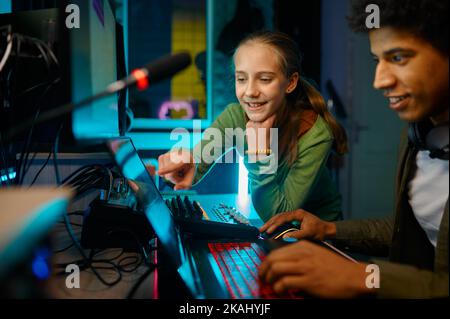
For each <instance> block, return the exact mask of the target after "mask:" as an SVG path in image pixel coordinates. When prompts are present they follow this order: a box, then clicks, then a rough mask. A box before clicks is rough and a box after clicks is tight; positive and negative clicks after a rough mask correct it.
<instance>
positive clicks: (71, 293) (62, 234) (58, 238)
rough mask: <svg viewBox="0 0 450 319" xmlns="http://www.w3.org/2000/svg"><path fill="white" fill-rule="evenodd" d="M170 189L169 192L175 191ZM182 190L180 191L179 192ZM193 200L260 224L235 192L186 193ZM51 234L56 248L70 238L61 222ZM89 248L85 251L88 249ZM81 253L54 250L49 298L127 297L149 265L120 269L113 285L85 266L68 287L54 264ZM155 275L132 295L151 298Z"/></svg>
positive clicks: (111, 274)
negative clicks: (227, 209)
mask: <svg viewBox="0 0 450 319" xmlns="http://www.w3.org/2000/svg"><path fill="white" fill-rule="evenodd" d="M177 194H178V193H173V194H172V195H177ZM180 194H183V193H180ZM189 198H191V199H192V200H197V201H199V202H200V204H201V205H202V207H203V208H204V209H205V211H206V212H208V211H210V210H211V208H212V207H213V206H214V205H216V204H220V203H224V204H227V205H229V206H234V207H236V208H237V209H238V210H239V211H240V212H241V213H242V214H243V215H244V216H246V217H247V218H248V219H250V221H251V222H252V223H255V225H261V224H262V221H261V220H260V219H259V217H258V215H257V213H256V211H255V210H254V208H253V206H252V204H251V199H250V197H248V198H247V200H245V199H242V198H239V197H238V196H237V195H235V194H217V195H189ZM71 222H72V223H74V224H76V225H81V224H82V222H83V220H82V217H81V216H71ZM73 229H74V232H75V235H76V237H77V238H78V239H79V238H80V234H81V227H80V226H75V225H74V226H73ZM52 238H53V243H54V250H55V251H58V250H61V249H63V248H65V247H68V246H69V245H70V244H71V243H72V241H71V239H70V237H69V236H68V234H67V230H66V228H65V226H64V224H63V223H58V224H57V225H56V226H55V227H54V229H53V231H52ZM87 252H88V251H87ZM120 253H121V249H118V248H117V249H106V250H104V251H102V253H101V255H97V256H96V259H97V258H102V259H112V258H113V257H115V256H118V255H119V254H120ZM138 255H139V254H137V253H133V252H126V253H123V254H122V255H121V256H120V258H116V259H114V260H113V261H114V262H117V261H118V260H119V259H121V258H124V257H129V258H130V259H131V258H135V257H136V256H138ZM80 259H81V255H80V253H79V252H78V250H77V249H76V247H75V246H73V247H71V248H69V249H68V250H66V251H64V252H60V253H56V254H55V255H54V257H53V261H52V263H53V265H54V271H53V275H52V277H51V279H50V280H49V281H48V282H47V283H46V285H45V295H46V296H47V297H49V298H77V299H97V298H99V299H105V298H108V299H109V298H118V299H122V298H126V297H127V295H128V293H129V292H130V291H131V290H132V289H133V286H134V285H135V284H137V283H138V281H139V279H140V278H141V277H142V276H143V275H144V274H145V273H146V271H147V270H148V267H147V266H146V265H144V264H142V265H140V266H139V267H138V268H137V269H136V270H135V271H133V272H130V273H122V279H121V281H120V282H119V283H117V284H116V285H114V286H112V287H108V286H106V285H105V284H103V283H102V282H100V280H99V279H98V278H97V277H96V276H95V274H94V273H93V271H92V270H91V269H86V270H83V271H81V272H80V288H68V287H67V286H66V279H67V278H68V276H69V275H70V273H67V274H66V273H63V274H59V273H61V272H62V271H64V268H61V267H57V265H58V264H68V263H71V262H73V261H76V260H80ZM150 259H152V258H150ZM99 273H100V274H101V275H102V276H104V279H105V280H108V281H113V280H114V279H115V278H116V277H117V272H115V271H112V270H105V269H99ZM156 284H157V282H155V276H154V273H152V274H150V275H149V276H147V277H146V278H145V280H144V281H143V282H142V283H140V284H139V289H138V290H137V291H136V293H135V294H134V295H133V297H134V298H144V299H153V298H156V297H157V295H156V294H155V285H156Z"/></svg>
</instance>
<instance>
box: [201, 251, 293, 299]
mask: <svg viewBox="0 0 450 319" xmlns="http://www.w3.org/2000/svg"><path fill="white" fill-rule="evenodd" d="M208 247H209V250H210V251H211V253H212V255H213V256H214V259H215V261H216V262H217V264H218V265H219V268H220V271H221V273H222V276H223V278H224V280H225V284H226V286H227V290H228V291H229V293H230V295H231V297H232V298H236V299H240V298H269V299H270V298H295V296H294V295H293V294H289V295H283V296H279V295H276V294H275V292H274V291H273V290H272V289H271V287H270V286H268V285H266V284H262V283H261V281H260V280H259V278H258V267H259V265H260V264H261V262H262V260H263V259H264V256H265V252H264V251H263V250H262V249H261V248H260V247H259V246H258V245H257V244H255V243H209V244H208Z"/></svg>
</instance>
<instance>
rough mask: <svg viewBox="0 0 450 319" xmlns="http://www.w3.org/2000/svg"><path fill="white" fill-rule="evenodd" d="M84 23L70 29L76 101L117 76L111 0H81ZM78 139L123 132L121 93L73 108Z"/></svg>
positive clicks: (80, 6)
mask: <svg viewBox="0 0 450 319" xmlns="http://www.w3.org/2000/svg"><path fill="white" fill-rule="evenodd" d="M70 2H71V3H72V4H77V5H78V6H79V9H80V10H79V11H80V25H79V26H80V27H79V28H73V29H70V47H71V53H70V55H71V71H70V73H71V86H72V101H73V102H79V101H81V100H83V99H85V98H87V97H89V96H92V95H95V94H96V93H98V92H101V91H103V90H105V88H106V87H107V86H108V85H109V84H110V83H112V82H114V81H116V79H117V57H116V21H115V18H114V14H113V11H112V9H111V7H110V5H109V2H108V1H103V0H90V1H86V0H78V1H70ZM72 129H73V134H74V137H75V138H76V139H77V140H90V139H95V140H97V139H103V138H109V137H117V136H119V124H118V97H117V94H114V95H111V96H108V97H106V98H102V99H100V100H97V101H95V102H92V103H91V104H89V105H87V106H85V107H82V108H80V109H77V110H75V111H73V114H72Z"/></svg>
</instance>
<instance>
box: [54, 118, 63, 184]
mask: <svg viewBox="0 0 450 319" xmlns="http://www.w3.org/2000/svg"><path fill="white" fill-rule="evenodd" d="M63 126H64V124H61V125H60V126H59V129H58V133H57V134H56V139H55V144H54V147H53V167H54V168H55V178H56V185H58V186H59V185H61V178H60V176H59V169H58V145H59V135H60V133H61V130H62V128H63Z"/></svg>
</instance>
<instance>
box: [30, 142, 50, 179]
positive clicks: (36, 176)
mask: <svg viewBox="0 0 450 319" xmlns="http://www.w3.org/2000/svg"><path fill="white" fill-rule="evenodd" d="M51 156H52V151H50V152H48V156H47V159H46V160H45V162H44V164H43V165H42V166H41V168H40V169H39V171H38V172H37V173H36V175H35V176H34V178H33V180H32V181H31V183H30V186H29V187H31V186H33V184H34V183H35V182H36V180H37V178H38V177H39V175H40V174H41V172H42V170H43V169H44V168H45V166H47V164H48V161H49V160H50V157H51Z"/></svg>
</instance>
